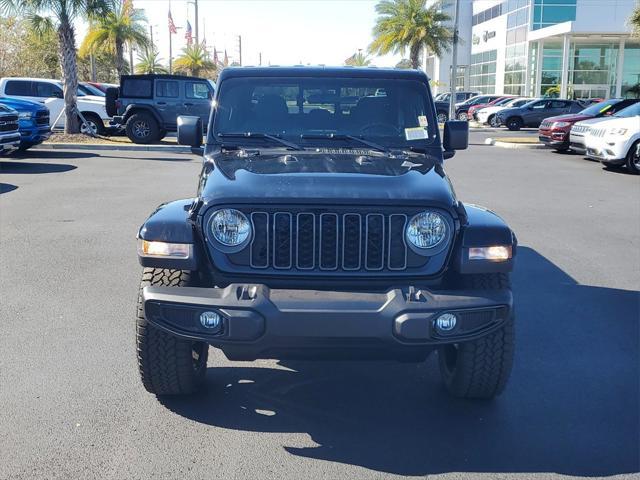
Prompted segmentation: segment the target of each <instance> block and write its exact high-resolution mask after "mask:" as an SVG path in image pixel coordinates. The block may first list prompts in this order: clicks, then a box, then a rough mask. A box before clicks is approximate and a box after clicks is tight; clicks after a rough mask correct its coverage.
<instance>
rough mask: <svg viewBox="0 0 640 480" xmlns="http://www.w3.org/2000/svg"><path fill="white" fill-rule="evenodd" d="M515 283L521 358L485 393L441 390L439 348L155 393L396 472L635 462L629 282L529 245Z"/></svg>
mask: <svg viewBox="0 0 640 480" xmlns="http://www.w3.org/2000/svg"><path fill="white" fill-rule="evenodd" d="M513 283H514V295H515V298H516V305H517V327H516V330H517V334H516V338H517V348H516V361H515V365H514V370H513V373H512V377H511V381H510V383H509V385H508V386H507V389H506V391H505V392H504V393H503V395H502V396H501V397H499V398H498V399H496V400H495V401H493V402H491V401H485V402H474V401H464V400H457V399H452V398H450V397H448V396H447V394H446V393H445V392H444V390H443V388H442V386H441V383H440V379H439V374H438V371H437V363H436V362H435V356H432V357H431V358H430V359H429V360H428V361H427V362H426V363H423V364H402V363H390V362H367V363H365V362H343V363H338V362H316V363H313V362H299V361H295V362H293V361H282V362H280V365H281V366H282V367H286V368H258V367H255V366H252V365H254V364H251V363H247V366H246V367H243V366H238V367H235V366H233V367H224V368H210V369H209V370H208V372H207V373H208V376H207V389H206V391H205V392H203V394H202V395H199V396H196V397H193V398H163V399H161V401H162V403H163V404H164V405H165V406H166V407H167V408H169V409H171V410H172V411H174V412H176V413H178V414H180V415H182V416H184V417H187V418H189V419H192V420H194V421H197V422H201V423H203V424H208V425H212V426H216V427H221V428H226V429H234V430H246V431H253V432H302V433H308V434H309V435H310V436H311V438H312V440H313V441H314V442H315V443H316V444H317V446H312V447H302V448H301V447H297V446H287V445H285V446H284V448H285V449H286V450H287V451H288V452H289V453H291V454H292V455H296V456H301V457H307V458H314V459H319V460H327V461H332V462H340V463H344V464H350V465H358V466H362V467H365V468H368V469H371V470H375V471H380V472H388V473H394V474H400V475H428V474H437V473H443V472H514V473H524V472H557V473H561V474H568V475H585V476H607V475H616V474H628V473H632V472H637V471H638V467H639V452H638V444H639V438H638V437H639V433H638V428H639V427H638V425H639V412H638V402H639V387H640V385H639V375H638V365H639V363H638V361H639V358H638V338H639V330H638V317H639V313H640V312H639V309H640V303H639V300H640V297H639V294H638V292H635V291H627V290H617V289H610V288H601V287H595V286H586V285H579V284H578V283H577V282H576V281H575V280H574V279H573V278H571V277H570V276H569V275H567V274H566V273H564V272H563V271H562V270H561V269H559V268H558V267H557V266H555V265H554V264H553V263H551V262H550V261H549V260H547V259H546V258H544V257H543V256H541V255H540V254H538V253H537V252H536V251H534V250H532V249H530V248H526V247H520V248H518V267H517V271H516V273H515V274H514V276H513ZM234 365H235V364H234Z"/></svg>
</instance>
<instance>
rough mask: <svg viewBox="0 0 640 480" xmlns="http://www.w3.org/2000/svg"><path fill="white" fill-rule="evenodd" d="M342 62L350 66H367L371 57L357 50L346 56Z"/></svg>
mask: <svg viewBox="0 0 640 480" xmlns="http://www.w3.org/2000/svg"><path fill="white" fill-rule="evenodd" d="M344 63H345V65H350V66H352V67H368V66H369V65H371V59H370V58H369V57H368V56H367V55H364V54H363V53H362V52H360V51H359V52H357V53H354V54H353V55H351V56H350V57H349V58H347V59H346V60H345V61H344Z"/></svg>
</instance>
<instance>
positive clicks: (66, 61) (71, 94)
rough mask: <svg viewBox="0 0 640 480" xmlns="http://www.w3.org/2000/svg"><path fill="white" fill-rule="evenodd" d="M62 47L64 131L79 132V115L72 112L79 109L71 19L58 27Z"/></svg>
mask: <svg viewBox="0 0 640 480" xmlns="http://www.w3.org/2000/svg"><path fill="white" fill-rule="evenodd" d="M58 39H59V41H60V48H59V50H58V58H59V60H60V68H61V69H62V78H63V85H64V87H63V96H64V106H65V112H66V115H65V122H64V133H79V132H80V122H79V119H78V116H77V115H75V114H71V112H75V111H76V110H77V104H76V100H77V94H78V67H77V65H76V36H75V31H74V29H73V25H72V24H71V23H70V22H69V21H61V22H60V26H59V27H58Z"/></svg>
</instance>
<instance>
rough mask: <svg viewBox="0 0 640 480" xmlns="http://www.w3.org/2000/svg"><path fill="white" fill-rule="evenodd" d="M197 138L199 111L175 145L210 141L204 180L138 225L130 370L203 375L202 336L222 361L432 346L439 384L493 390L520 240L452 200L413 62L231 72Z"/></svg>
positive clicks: (498, 384) (489, 216)
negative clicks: (405, 66)
mask: <svg viewBox="0 0 640 480" xmlns="http://www.w3.org/2000/svg"><path fill="white" fill-rule="evenodd" d="M213 105H214V106H213V109H212V113H211V117H210V119H209V125H208V132H207V137H206V145H204V147H202V146H201V143H202V131H203V126H202V122H201V119H200V118H199V117H197V116H182V117H180V118H179V119H178V140H179V142H180V143H182V144H186V145H190V146H191V147H192V148H193V150H194V151H202V152H203V153H204V161H203V167H202V171H201V174H200V181H199V185H198V193H197V196H196V197H195V198H189V199H184V200H176V201H173V202H170V203H166V204H163V205H161V206H160V207H158V209H157V210H156V211H155V212H154V213H153V214H152V215H151V216H150V217H149V218H148V219H147V220H146V222H145V223H144V225H142V227H141V228H140V231H139V234H138V255H139V260H140V263H141V264H142V266H143V267H144V271H143V274H142V283H141V286H140V294H139V303H138V311H137V352H138V364H139V369H140V374H141V377H142V383H143V384H144V386H145V388H146V389H147V390H148V391H149V392H151V393H154V394H156V395H172V394H188V393H192V392H194V391H196V390H197V389H198V387H199V386H200V385H201V384H202V382H203V379H204V374H205V370H206V366H207V356H208V348H209V346H210V345H211V346H214V347H216V348H219V349H221V350H222V351H223V352H224V354H225V355H226V356H227V357H228V358H229V359H232V360H254V359H259V358H276V359H291V358H296V359H299V358H303V359H396V360H401V361H423V360H424V359H425V358H426V357H427V355H428V354H429V353H431V352H433V351H437V352H438V356H439V364H440V370H441V373H442V376H443V379H444V384H445V386H446V388H447V390H448V391H449V392H450V393H451V394H452V395H454V396H458V397H470V398H489V397H494V396H495V395H497V394H499V393H500V392H501V391H502V390H503V388H504V386H505V384H506V382H507V379H508V377H509V373H510V370H511V364H512V359H513V353H514V326H513V322H514V318H513V317H514V312H513V300H512V295H511V289H510V284H509V272H510V271H511V270H512V268H513V265H514V255H515V251H516V238H515V236H514V234H513V232H512V231H511V230H510V229H509V227H508V226H507V225H506V224H505V223H504V221H503V220H502V219H501V218H500V217H498V216H497V215H496V214H494V213H493V212H491V211H489V210H486V209H484V208H481V207H478V206H474V205H468V204H463V203H462V202H460V201H459V200H458V199H457V197H456V195H455V193H454V190H453V188H452V185H451V182H450V181H449V178H448V177H447V176H446V174H445V172H444V169H443V161H444V159H446V158H450V157H452V156H453V154H454V151H455V150H456V149H464V148H466V147H467V143H468V126H467V122H459V121H448V122H446V123H445V125H444V132H443V136H442V141H441V135H440V132H439V130H438V125H437V121H436V114H435V111H434V103H433V100H432V97H431V93H430V90H429V83H428V79H427V77H426V76H425V75H424V74H423V73H422V72H419V71H416V70H385V69H369V68H320V67H318V68H310V67H291V68H281V67H267V68H228V69H225V70H224V71H223V72H222V73H221V75H220V78H219V83H218V89H217V91H216V96H215V102H214V103H213Z"/></svg>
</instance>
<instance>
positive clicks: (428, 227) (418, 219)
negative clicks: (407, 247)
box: [406, 212, 448, 248]
mask: <svg viewBox="0 0 640 480" xmlns="http://www.w3.org/2000/svg"><path fill="white" fill-rule="evenodd" d="M447 228H448V227H447V221H446V220H445V219H444V217H443V216H442V215H440V214H439V213H436V212H422V213H418V214H417V215H415V216H414V217H413V218H412V219H411V221H410V222H409V225H407V233H406V235H407V241H408V242H409V243H410V244H411V245H413V246H414V247H416V248H433V247H435V246H437V245H439V244H440V243H441V242H442V241H443V240H444V239H445V238H446V237H447Z"/></svg>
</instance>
